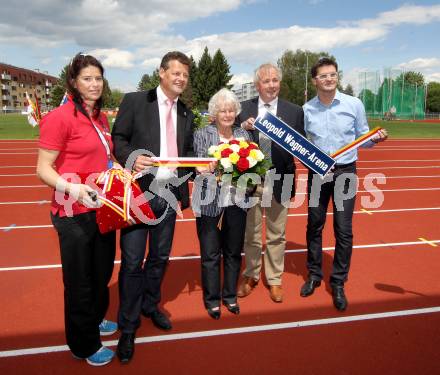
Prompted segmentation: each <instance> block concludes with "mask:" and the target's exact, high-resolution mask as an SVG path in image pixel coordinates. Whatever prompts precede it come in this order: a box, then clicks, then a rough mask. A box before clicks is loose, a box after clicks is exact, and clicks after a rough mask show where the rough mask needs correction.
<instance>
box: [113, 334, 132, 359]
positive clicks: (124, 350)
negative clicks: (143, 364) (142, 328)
mask: <svg viewBox="0 0 440 375" xmlns="http://www.w3.org/2000/svg"><path fill="white" fill-rule="evenodd" d="M134 338H135V334H134V333H122V334H121V337H119V341H118V347H117V349H116V354H117V356H118V358H119V360H120V361H121V363H128V362H130V360H131V358H132V357H133V354H134Z"/></svg>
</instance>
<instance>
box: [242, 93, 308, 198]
mask: <svg viewBox="0 0 440 375" xmlns="http://www.w3.org/2000/svg"><path fill="white" fill-rule="evenodd" d="M257 115H258V97H256V98H253V99H250V100H247V101H245V102H243V103H241V112H240V114H239V115H238V117H237V122H238V124H241V123H242V122H243V121H245V120H247V119H248V118H249V117H254V118H257ZM276 115H277V117H279V118H280V119H281V120H283V121H284V122H285V123H286V124H287V125H289V126H290V127H291V128H293V129H295V130H296V131H297V132H299V133H301V134H302V135H305V132H304V112H303V110H302V108H301V107H300V106H299V105H296V104H293V103H290V102H288V101H286V100H283V99H280V98H278V105H277V114H276ZM249 133H250V134H251V137H252V139H253V141H254V142H256V143H258V133H259V131H258V130H256V129H255V130H250V131H249ZM271 153H272V164H273V166H274V168H275V170H276V173H278V174H280V175H281V179H280V180H278V181H275V182H274V187H273V194H274V197H275V199H276V200H277V202H279V203H281V193H282V189H283V181H284V174H295V163H294V161H293V156H292V155H291V154H289V153H288V152H287V151H285V150H284V149H283V148H282V147H280V146H278V145H277V144H276V143H275V142H272V148H271ZM294 195H295V180H294V183H293V186H292V191H291V194H290V197H293V196H294Z"/></svg>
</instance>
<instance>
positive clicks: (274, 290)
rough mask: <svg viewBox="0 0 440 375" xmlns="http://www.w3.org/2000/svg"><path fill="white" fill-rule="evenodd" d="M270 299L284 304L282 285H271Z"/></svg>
mask: <svg viewBox="0 0 440 375" xmlns="http://www.w3.org/2000/svg"><path fill="white" fill-rule="evenodd" d="M270 298H272V301H274V302H277V303H279V302H283V289H282V288H281V285H271V286H270Z"/></svg>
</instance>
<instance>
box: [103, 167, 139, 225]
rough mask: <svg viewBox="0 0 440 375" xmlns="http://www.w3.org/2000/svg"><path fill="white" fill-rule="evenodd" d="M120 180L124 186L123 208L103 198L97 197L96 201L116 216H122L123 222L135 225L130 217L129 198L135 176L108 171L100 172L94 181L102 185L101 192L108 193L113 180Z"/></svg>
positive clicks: (113, 170)
mask: <svg viewBox="0 0 440 375" xmlns="http://www.w3.org/2000/svg"><path fill="white" fill-rule="evenodd" d="M115 178H116V179H118V180H120V181H121V182H122V183H123V184H124V197H123V201H122V203H123V208H121V207H119V206H118V205H117V204H115V203H113V202H112V201H111V200H109V199H107V198H105V197H104V196H101V195H100V196H98V199H99V200H100V201H101V202H102V204H104V205H106V206H107V207H108V208H110V209H112V210H113V211H114V212H116V213H117V214H118V215H120V216H122V218H123V219H124V221H129V222H131V223H132V224H135V220H134V219H133V218H132V217H131V215H130V201H129V200H130V198H131V184H132V183H134V180H135V179H136V176H133V175H131V174H130V173H129V172H127V171H126V170H124V169H113V168H112V169H109V170H107V171H105V172H102V173H101V174H100V175H99V176H98V178H97V179H96V183H97V184H103V188H102V192H103V193H104V194H105V193H108V192H109V191H110V190H111V187H112V184H113V180H114V179H115Z"/></svg>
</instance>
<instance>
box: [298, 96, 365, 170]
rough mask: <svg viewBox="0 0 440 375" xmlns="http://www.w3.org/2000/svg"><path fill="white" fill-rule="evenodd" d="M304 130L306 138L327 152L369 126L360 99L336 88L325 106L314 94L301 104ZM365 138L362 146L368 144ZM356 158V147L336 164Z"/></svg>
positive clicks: (351, 139)
mask: <svg viewBox="0 0 440 375" xmlns="http://www.w3.org/2000/svg"><path fill="white" fill-rule="evenodd" d="M303 109H304V130H305V132H306V136H307V139H308V140H309V141H311V142H312V143H313V144H314V145H316V146H318V147H319V148H320V149H321V150H322V151H324V152H325V153H327V154H328V155H331V154H333V153H334V152H336V151H337V150H339V149H340V148H341V147H344V146H346V145H347V144H349V143H351V142H353V141H354V140H355V139H357V138H359V137H360V136H361V135H363V134H365V133H368V131H369V127H368V122H367V116H366V114H365V108H364V105H363V103H362V102H361V101H360V100H359V99H358V98H355V97H354V96H350V95H346V94H343V93H341V92H339V91H337V90H336V95H335V98H334V99H333V102H332V103H331V104H330V105H329V106H326V105H324V104H322V103H321V102H320V100H319V97H318V96H315V97H314V98H313V99H311V100H309V101H308V102H307V103H306V104H304V106H303ZM373 145H374V142H372V141H368V142H366V143H364V144H363V145H362V147H366V148H369V147H372V146H373ZM355 160H357V150H353V151H351V152H349V153H347V154H346V155H344V156H343V157H341V158H340V159H338V161H337V163H336V164H349V163H352V162H354V161H355Z"/></svg>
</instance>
